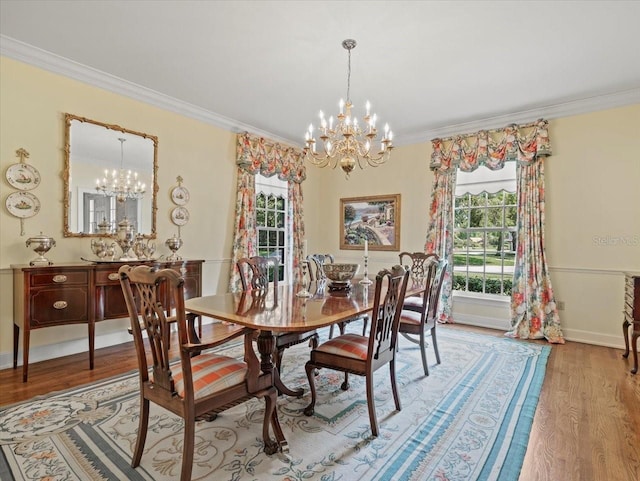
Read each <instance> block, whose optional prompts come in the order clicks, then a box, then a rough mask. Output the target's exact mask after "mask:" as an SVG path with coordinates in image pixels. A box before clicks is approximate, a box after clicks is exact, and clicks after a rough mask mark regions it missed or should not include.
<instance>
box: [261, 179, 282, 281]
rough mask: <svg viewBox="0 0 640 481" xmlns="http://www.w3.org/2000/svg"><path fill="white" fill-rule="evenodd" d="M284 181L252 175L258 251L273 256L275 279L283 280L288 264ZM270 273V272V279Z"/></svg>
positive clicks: (266, 255) (262, 254) (263, 254)
mask: <svg viewBox="0 0 640 481" xmlns="http://www.w3.org/2000/svg"><path fill="white" fill-rule="evenodd" d="M287 208H288V206H287V182H285V181H282V180H279V179H278V178H276V177H275V176H274V177H268V178H267V177H263V176H262V175H260V174H258V175H256V228H257V231H258V255H259V256H265V257H277V258H278V261H279V262H280V271H279V272H278V281H284V280H285V272H287V268H288V262H287V259H288V239H289V237H290V236H289V231H290V229H289V227H288V225H287ZM272 276H273V274H272V273H271V274H270V278H271V279H272V278H273V277H272Z"/></svg>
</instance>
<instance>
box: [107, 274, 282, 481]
mask: <svg viewBox="0 0 640 481" xmlns="http://www.w3.org/2000/svg"><path fill="white" fill-rule="evenodd" d="M119 273H120V284H121V286H122V290H123V293H124V298H125V302H126V304H127V311H128V312H129V319H130V321H131V322H130V324H131V333H132V335H133V342H134V345H135V349H136V356H137V359H138V371H139V379H140V417H139V425H138V437H137V440H136V444H135V447H134V452H133V459H132V461H131V465H132V466H133V467H134V468H135V467H137V466H138V465H139V464H140V459H141V458H142V453H143V451H144V444H145V440H146V437H147V428H148V424H149V405H150V402H154V403H156V404H158V405H159V406H162V407H163V408H165V409H167V410H168V411H171V412H172V413H174V414H175V415H177V416H180V417H181V418H182V419H183V420H184V441H183V446H182V469H181V473H180V480H181V481H189V480H190V479H191V472H192V467H193V452H194V447H195V423H196V418H198V419H200V418H202V417H205V415H212V414H215V413H218V412H221V411H224V410H225V409H228V408H230V407H232V406H235V405H237V404H239V403H241V402H243V401H245V400H247V399H250V398H253V397H258V398H264V399H265V413H264V421H263V423H262V437H263V440H264V450H265V452H266V453H267V454H273V453H275V452H276V451H278V450H279V448H280V446H281V443H284V435H283V433H282V429H281V427H280V423H279V421H278V415H277V411H276V410H275V406H276V400H277V392H276V389H275V387H273V379H272V377H271V373H268V374H263V373H261V370H260V361H258V358H257V356H256V353H255V351H254V350H253V343H252V340H253V334H254V333H253V331H252V330H250V329H245V328H238V329H233V330H229V331H227V332H226V333H225V335H224V336H220V337H219V338H216V339H213V340H210V341H208V342H197V343H195V342H191V340H190V339H189V333H188V331H189V327H188V320H187V314H186V313H185V308H184V279H183V278H182V277H180V275H179V274H178V273H177V272H176V271H174V270H172V269H162V270H154V269H153V268H152V267H149V266H137V267H130V266H122V267H121V268H120V270H119ZM167 290H168V291H167ZM134 292H135V294H134ZM166 293H168V294H169V298H170V299H171V304H172V307H173V309H172V310H171V311H172V312H171V314H172V315H171V316H170V317H169V316H168V315H167V311H168V310H167V306H163V305H162V302H161V299H164V298H166V297H165V294H166ZM172 324H175V325H176V326H177V332H178V343H179V346H178V347H179V356H180V361H179V362H174V363H171V362H170V361H171V359H170V357H169V356H170V335H169V334H170V329H171V325H172ZM143 331H145V332H146V333H147V339H146V340H144V339H143V337H142V332H143ZM241 336H244V360H238V359H234V358H232V357H228V356H222V355H218V354H214V353H212V352H207V349H211V348H214V347H218V346H221V345H223V344H225V343H227V342H229V341H230V340H232V339H236V338H239V337H241ZM149 364H151V366H150V365H149ZM270 428H271V429H273V432H274V434H275V437H276V441H273V440H272V439H271V436H270V433H269V430H270ZM212 442H215V440H212Z"/></svg>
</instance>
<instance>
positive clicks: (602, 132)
mask: <svg viewBox="0 0 640 481" xmlns="http://www.w3.org/2000/svg"><path fill="white" fill-rule="evenodd" d="M549 127H550V137H551V144H552V148H553V156H552V157H550V158H549V159H548V160H547V161H546V163H545V166H546V187H547V188H546V196H547V197H546V201H547V202H546V245H547V254H548V262H549V266H550V269H551V277H552V283H553V286H554V289H555V293H556V297H557V299H558V300H560V301H563V302H564V303H565V306H566V309H565V310H563V311H561V312H560V318H561V324H562V326H563V329H564V332H565V336H566V338H567V339H570V340H576V341H581V342H589V343H593V344H602V345H608V346H615V347H622V346H623V341H622V333H621V325H622V316H621V311H622V306H623V282H624V277H623V271H625V270H634V271H640V187H639V186H640V158H639V156H638V153H637V152H638V151H637V142H638V139H640V105H632V106H628V107H623V108H617V109H611V110H605V111H601V112H594V113H589V114H584V115H579V116H572V117H566V118H560V119H556V120H551V121H550V123H549ZM430 156H431V146H430V143H429V142H425V143H424V144H418V145H411V146H407V147H401V148H398V149H396V150H395V151H394V152H393V155H392V159H391V160H390V161H389V162H388V163H387V164H385V165H383V166H381V167H378V168H377V169H367V170H366V171H360V170H356V171H354V172H353V173H352V174H351V179H350V180H348V181H346V180H345V179H344V175H343V174H342V173H341V172H340V171H338V170H336V171H326V169H325V170H323V171H322V172H321V173H320V174H319V175H313V176H310V178H311V181H310V182H307V183H305V189H306V190H305V195H308V197H309V199H310V200H311V202H309V203H306V202H305V215H306V218H307V219H314V222H313V223H312V222H310V221H309V220H308V221H307V232H308V234H309V238H310V240H309V243H310V244H309V249H310V250H311V251H313V250H316V249H315V247H316V246H318V249H317V250H320V251H322V252H325V251H326V252H334V253H336V256H337V258H338V259H341V260H344V261H355V262H361V261H362V257H361V255H358V254H357V253H356V251H340V250H338V246H339V243H338V226H339V219H340V215H339V204H338V202H339V198H340V197H351V196H360V195H363V196H364V195H375V194H392V193H398V192H399V193H401V194H402V220H401V223H402V230H401V248H402V249H403V250H404V249H406V250H420V249H422V248H423V246H424V241H425V236H426V222H427V218H428V202H429V196H430V192H431V184H432V181H433V176H432V174H431V173H430V172H429V170H428V160H429V158H430ZM309 169H310V168H309ZM309 169H308V170H309ZM307 193H308V194H307ZM316 220H317V221H316ZM320 239H324V240H322V241H321V240H320ZM395 262H397V255H396V253H391V252H371V253H370V266H371V267H370V272H375V271H376V269H379V268H381V267H385V266H388V265H391V264H392V263H395ZM508 316H509V308H508V304H504V303H503V304H501V305H499V306H497V307H492V306H490V305H488V303H486V302H485V301H480V302H475V301H469V300H467V299H463V298H461V297H457V298H455V300H454V318H455V319H457V320H458V322H469V323H474V324H477V323H483V322H484V323H485V325H487V324H486V323H488V325H491V326H494V327H495V326H499V325H504V326H508V324H507V322H508V321H507V319H508Z"/></svg>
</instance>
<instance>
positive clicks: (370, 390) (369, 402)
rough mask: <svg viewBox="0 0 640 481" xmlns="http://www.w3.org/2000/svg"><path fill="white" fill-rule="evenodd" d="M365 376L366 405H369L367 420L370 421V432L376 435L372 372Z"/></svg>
mask: <svg viewBox="0 0 640 481" xmlns="http://www.w3.org/2000/svg"><path fill="white" fill-rule="evenodd" d="M366 378H367V382H366V384H367V406H368V407H369V422H370V423H371V434H373V436H374V437H377V436H378V419H377V418H376V401H375V398H374V396H373V373H372V372H370V373H368V374H367V375H366Z"/></svg>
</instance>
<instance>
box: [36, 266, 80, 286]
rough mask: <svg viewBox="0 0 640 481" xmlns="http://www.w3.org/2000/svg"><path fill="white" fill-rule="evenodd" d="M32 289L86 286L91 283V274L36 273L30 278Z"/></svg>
mask: <svg viewBox="0 0 640 481" xmlns="http://www.w3.org/2000/svg"><path fill="white" fill-rule="evenodd" d="M29 277H30V279H31V287H41V286H55V285H58V286H67V285H72V284H76V285H78V284H81V285H85V284H88V283H89V272H88V271H86V270H84V271H54V272H34V273H33V274H31V276H29Z"/></svg>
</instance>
